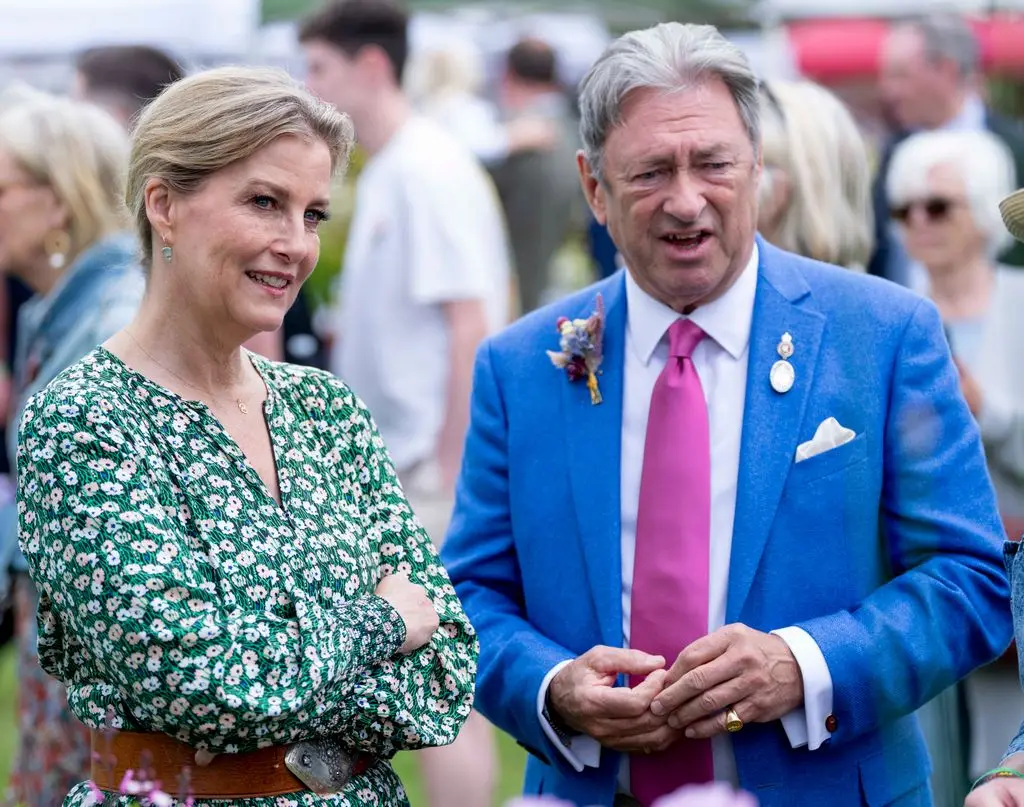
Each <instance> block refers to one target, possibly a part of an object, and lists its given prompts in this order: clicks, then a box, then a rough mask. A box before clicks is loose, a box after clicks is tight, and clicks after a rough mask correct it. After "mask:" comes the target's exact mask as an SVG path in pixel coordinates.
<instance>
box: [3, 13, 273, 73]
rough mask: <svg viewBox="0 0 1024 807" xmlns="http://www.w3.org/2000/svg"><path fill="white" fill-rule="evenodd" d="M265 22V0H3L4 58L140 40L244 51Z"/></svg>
mask: <svg viewBox="0 0 1024 807" xmlns="http://www.w3.org/2000/svg"><path fill="white" fill-rule="evenodd" d="M259 21H260V4H259V0H88V2H83V1H82V0H2V2H0V59H25V58H31V57H47V56H52V55H58V54H59V55H65V54H67V53H74V52H76V51H79V50H82V49H84V48H87V47H90V46H93V45H110V44H140V43H142V44H148V45H154V46H157V47H162V48H166V49H168V50H171V51H174V52H176V53H180V54H182V55H184V56H191V55H192V54H197V55H198V54H225V55H231V56H243V55H246V54H247V53H248V52H249V49H250V47H251V44H252V40H253V35H254V32H255V31H256V29H257V27H258V26H259Z"/></svg>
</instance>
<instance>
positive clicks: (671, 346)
mask: <svg viewBox="0 0 1024 807" xmlns="http://www.w3.org/2000/svg"><path fill="white" fill-rule="evenodd" d="M703 338H704V331H702V330H701V329H700V326H699V325H697V323H695V322H694V321H693V320H690V319H677V320H676V321H675V322H673V323H672V325H671V326H670V327H669V329H668V353H669V355H670V356H672V358H674V359H688V358H690V356H691V355H692V354H693V349H694V348H695V347H697V345H698V344H700V340H701V339H703Z"/></svg>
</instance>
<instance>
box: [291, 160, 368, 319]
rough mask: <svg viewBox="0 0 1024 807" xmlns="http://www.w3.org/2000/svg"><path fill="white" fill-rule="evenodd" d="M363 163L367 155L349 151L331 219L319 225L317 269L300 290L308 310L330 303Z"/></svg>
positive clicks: (334, 199)
mask: <svg viewBox="0 0 1024 807" xmlns="http://www.w3.org/2000/svg"><path fill="white" fill-rule="evenodd" d="M365 163H366V153H365V152H364V151H363V150H362V149H361V148H359V147H358V146H357V147H356V148H355V149H354V150H353V152H352V159H351V161H350V163H349V168H348V171H347V172H346V173H345V176H344V178H343V179H341V180H339V181H338V183H337V184H336V186H335V188H334V192H333V194H332V200H331V219H330V221H326V222H324V223H323V224H321V225H320V260H319V261H318V262H317V264H316V269H315V270H314V271H313V274H312V275H311V276H310V278H309V280H307V281H306V285H305V286H303V287H302V290H303V292H304V293H305V295H306V299H307V300H308V301H309V304H310V307H311V308H312V309H313V310H314V311H316V310H317V309H318V308H320V307H321V306H323V305H325V304H327V303H329V302H331V301H332V299H331V298H332V296H333V294H334V292H335V284H336V282H337V279H338V275H340V274H341V263H342V260H343V259H344V257H345V244H346V243H347V241H348V231H349V227H350V226H351V224H352V210H353V208H354V206H355V195H356V194H355V182H356V178H357V177H358V176H359V172H360V171H361V170H362V168H363V165H364V164H365Z"/></svg>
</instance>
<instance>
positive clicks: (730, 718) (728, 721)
mask: <svg viewBox="0 0 1024 807" xmlns="http://www.w3.org/2000/svg"><path fill="white" fill-rule="evenodd" d="M742 728H743V721H742V720H740V716H739V715H738V714H736V710H735V709H733V708H732V707H731V706H730V707H729V708H728V709H726V711H725V730H726V731H728V732H729V733H730V734H735V733H736V732H737V731H739V730H740V729H742Z"/></svg>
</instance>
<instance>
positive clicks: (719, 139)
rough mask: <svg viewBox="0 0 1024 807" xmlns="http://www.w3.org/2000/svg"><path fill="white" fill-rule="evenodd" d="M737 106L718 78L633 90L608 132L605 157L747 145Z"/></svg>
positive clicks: (622, 158) (731, 148)
mask: <svg viewBox="0 0 1024 807" xmlns="http://www.w3.org/2000/svg"><path fill="white" fill-rule="evenodd" d="M751 145H752V144H751V142H750V136H749V134H748V132H747V128H746V126H745V125H744V123H743V119H742V118H741V116H740V113H739V108H738V106H737V105H736V101H735V100H734V99H733V97H732V94H731V93H730V92H729V89H728V87H727V86H726V85H725V83H724V82H722V81H721V80H710V81H705V82H700V83H696V84H694V85H692V86H689V87H687V88H685V89H682V90H674V91H671V92H666V91H664V90H658V89H653V88H644V89H639V90H634V91H633V92H631V93H630V94H629V95H628V96H627V97H626V99H625V101H624V102H623V104H622V107H621V117H620V120H619V122H618V125H617V126H614V127H613V128H612V129H611V130H610V131H609V133H608V138H607V140H606V142H605V158H606V159H607V160H609V161H611V162H618V161H630V160H635V159H637V158H638V157H647V156H651V155H655V154H660V155H664V156H665V157H670V156H674V157H675V158H676V159H680V158H690V157H692V156H695V155H702V154H705V153H708V152H714V151H737V150H740V149H743V150H744V151H749V150H750V148H751Z"/></svg>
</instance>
